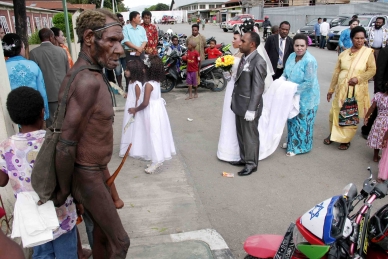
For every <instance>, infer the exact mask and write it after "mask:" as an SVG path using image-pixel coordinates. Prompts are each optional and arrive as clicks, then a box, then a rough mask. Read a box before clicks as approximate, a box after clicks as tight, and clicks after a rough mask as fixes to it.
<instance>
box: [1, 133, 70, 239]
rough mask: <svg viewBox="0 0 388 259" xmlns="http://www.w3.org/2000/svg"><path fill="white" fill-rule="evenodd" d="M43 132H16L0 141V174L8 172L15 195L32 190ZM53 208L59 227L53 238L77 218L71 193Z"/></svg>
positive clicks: (68, 229)
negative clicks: (63, 202)
mask: <svg viewBox="0 0 388 259" xmlns="http://www.w3.org/2000/svg"><path fill="white" fill-rule="evenodd" d="M45 134H46V131H44V130H37V131H33V132H29V133H24V134H23V133H18V134H16V135H13V136H11V137H9V138H8V139H6V140H5V141H3V142H1V143H0V171H2V172H0V174H2V173H6V174H8V177H9V183H10V184H11V186H12V189H13V192H14V195H15V197H16V194H17V193H19V192H31V191H34V189H33V188H32V185H31V172H32V167H33V166H34V162H35V158H36V156H37V154H38V152H39V150H40V148H41V146H42V143H43V141H44V136H45ZM55 210H56V212H57V216H58V221H59V228H58V229H57V230H55V231H54V232H53V237H54V239H56V238H57V237H59V236H60V235H62V234H63V233H67V232H68V231H70V230H72V229H73V227H74V226H75V223H76V220H77V213H76V208H75V204H74V202H73V197H71V195H69V197H67V199H66V202H65V204H64V205H62V206H61V207H59V208H55Z"/></svg>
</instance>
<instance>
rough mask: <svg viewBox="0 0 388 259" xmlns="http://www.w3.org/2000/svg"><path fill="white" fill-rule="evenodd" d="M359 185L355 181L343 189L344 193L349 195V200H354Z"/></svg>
mask: <svg viewBox="0 0 388 259" xmlns="http://www.w3.org/2000/svg"><path fill="white" fill-rule="evenodd" d="M357 193H358V191H357V186H356V185H355V184H353V183H349V184H348V185H346V186H345V188H344V189H343V190H342V195H344V196H346V197H348V199H349V200H353V199H354V198H355V197H356V196H357Z"/></svg>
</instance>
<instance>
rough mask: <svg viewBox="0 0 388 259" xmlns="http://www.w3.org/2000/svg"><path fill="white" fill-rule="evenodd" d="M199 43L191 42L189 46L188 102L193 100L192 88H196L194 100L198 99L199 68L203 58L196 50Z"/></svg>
mask: <svg viewBox="0 0 388 259" xmlns="http://www.w3.org/2000/svg"><path fill="white" fill-rule="evenodd" d="M196 46H197V43H196V42H195V41H194V40H190V41H189V43H188V45H187V49H188V50H187V76H186V83H187V86H188V87H189V97H187V98H186V100H189V99H193V94H192V88H193V87H194V98H197V97H198V94H197V86H198V82H197V77H198V74H199V68H200V67H201V65H200V62H201V56H200V55H199V53H198V51H196V50H195V47H196Z"/></svg>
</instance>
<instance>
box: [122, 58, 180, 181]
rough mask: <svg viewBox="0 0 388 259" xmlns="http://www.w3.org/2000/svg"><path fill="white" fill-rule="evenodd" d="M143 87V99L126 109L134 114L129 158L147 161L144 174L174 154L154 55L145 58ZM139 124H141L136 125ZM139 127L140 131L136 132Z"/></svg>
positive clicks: (158, 62) (161, 70) (159, 69)
mask: <svg viewBox="0 0 388 259" xmlns="http://www.w3.org/2000/svg"><path fill="white" fill-rule="evenodd" d="M147 63H148V65H147V66H148V68H147V71H146V78H147V80H148V82H146V83H145V85H144V99H143V102H142V103H141V104H140V105H139V106H138V107H132V108H129V110H128V111H129V113H130V114H133V116H135V115H136V120H135V122H134V123H135V131H134V133H133V137H132V144H133V152H131V156H132V157H135V158H141V159H144V160H151V161H152V163H151V165H149V167H148V168H147V169H145V172H146V173H147V174H153V173H155V172H156V171H157V169H158V168H159V167H160V166H161V165H162V164H163V162H164V160H169V159H171V158H172V155H175V154H176V152H175V146H174V140H173V137H172V132H171V126H170V120H169V118H168V114H167V111H166V108H165V107H164V106H165V101H164V99H163V98H162V97H161V92H160V82H161V81H163V79H164V75H165V72H164V68H163V63H162V60H161V59H160V58H159V57H158V56H149V60H148V62H147ZM140 124H142V125H140ZM139 126H142V127H143V130H138V128H139Z"/></svg>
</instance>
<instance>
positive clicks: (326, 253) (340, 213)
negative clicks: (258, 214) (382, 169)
mask: <svg viewBox="0 0 388 259" xmlns="http://www.w3.org/2000/svg"><path fill="white" fill-rule="evenodd" d="M368 171H369V173H370V176H369V178H367V179H366V180H365V181H364V184H363V188H362V190H361V191H360V193H359V194H358V191H357V187H356V185H354V184H353V183H350V184H348V185H347V186H346V187H345V188H344V190H343V193H342V194H341V195H337V196H333V197H331V198H330V199H327V200H325V201H323V202H321V203H319V204H317V205H315V206H314V207H313V208H312V209H310V210H309V211H307V212H306V213H305V214H303V215H302V216H301V217H299V218H298V219H297V220H296V222H295V223H291V225H290V226H289V228H288V229H287V232H286V234H285V235H284V236H280V235H255V236H251V237H248V238H247V239H246V241H245V243H244V250H245V252H246V253H247V254H248V255H247V256H246V257H245V259H254V258H288V259H301V258H310V259H318V258H325V259H340V258H341V259H350V258H352V259H353V258H358V259H387V258H388V254H387V253H386V252H385V251H384V250H382V249H381V248H380V247H379V246H377V245H376V244H375V243H372V242H369V240H368V235H372V234H373V233H372V231H373V228H371V227H370V226H369V228H368V222H369V218H370V212H371V207H372V203H373V202H374V201H375V200H376V199H382V198H384V197H385V195H386V194H387V191H388V186H387V185H388V181H385V182H384V183H376V181H375V180H373V179H372V172H371V170H370V168H368ZM362 200H363V201H364V204H363V205H362V206H361V208H360V209H359V210H358V211H357V212H356V213H355V214H353V215H350V213H351V212H352V211H353V209H354V208H355V207H356V206H357V205H358V203H359V202H360V201H362ZM368 230H369V231H368Z"/></svg>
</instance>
